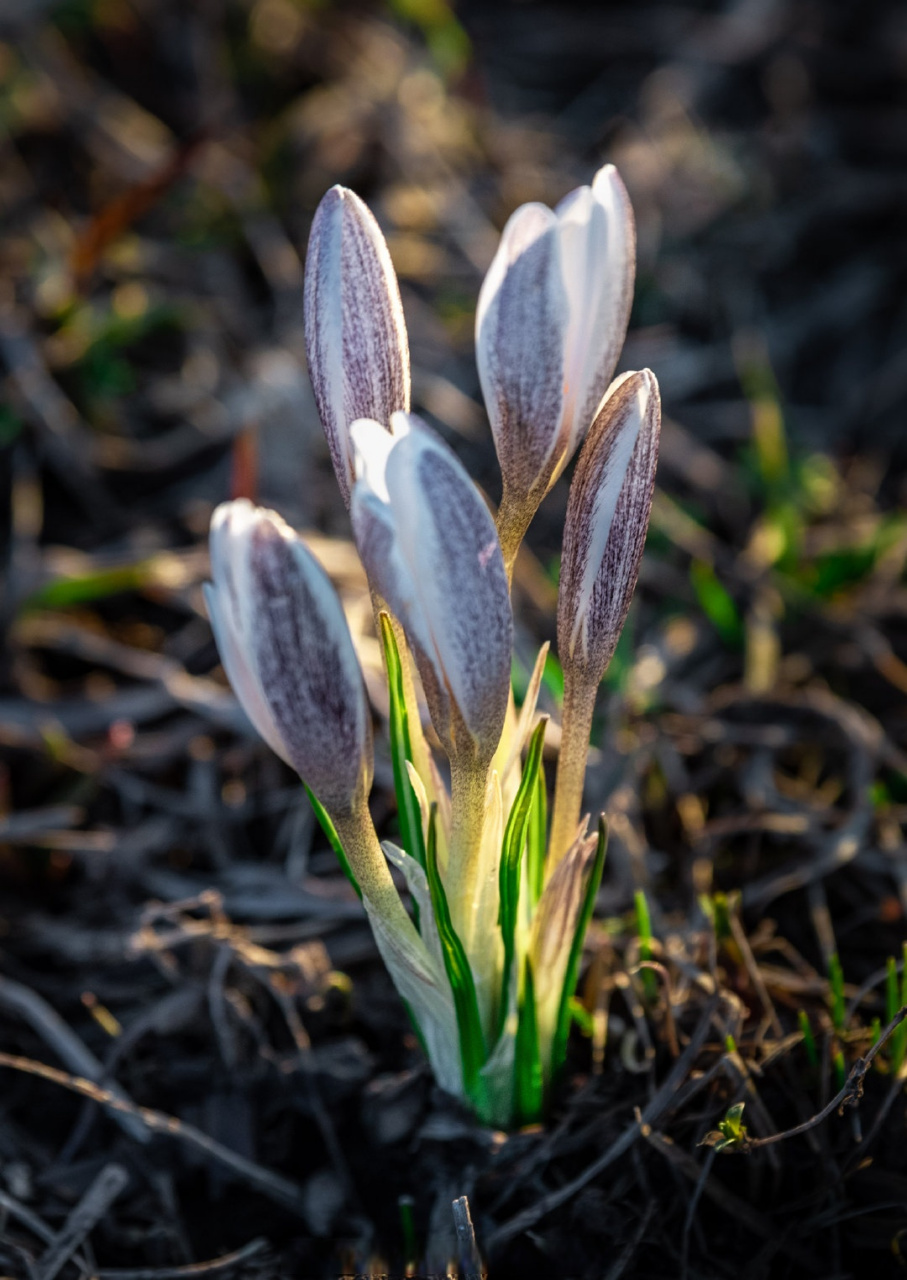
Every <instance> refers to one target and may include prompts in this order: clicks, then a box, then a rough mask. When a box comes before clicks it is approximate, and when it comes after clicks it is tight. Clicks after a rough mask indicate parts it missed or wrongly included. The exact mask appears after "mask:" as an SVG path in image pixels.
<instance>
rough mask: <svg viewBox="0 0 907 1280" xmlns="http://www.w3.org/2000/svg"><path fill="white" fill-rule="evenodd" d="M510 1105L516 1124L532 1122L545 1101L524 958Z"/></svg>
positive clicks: (529, 970) (528, 971)
mask: <svg viewBox="0 0 907 1280" xmlns="http://www.w3.org/2000/svg"><path fill="white" fill-rule="evenodd" d="M513 1072H514V1098H515V1104H514V1109H515V1111H516V1118H517V1123H518V1124H534V1123H535V1122H536V1121H537V1120H539V1119H541V1116H542V1111H543V1108H544V1104H545V1089H544V1078H543V1075H542V1060H541V1057H540V1054H539V1028H538V1019H537V1016H536V1008H535V983H534V982H533V978H532V965H531V964H530V963H529V959H528V957H527V959H526V967H525V971H524V974H523V991H522V995H521V998H520V1018H519V1022H518V1024H517V1033H516V1045H515V1049H514V1058H513Z"/></svg>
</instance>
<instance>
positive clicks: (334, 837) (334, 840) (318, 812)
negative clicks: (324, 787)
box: [302, 783, 362, 900]
mask: <svg viewBox="0 0 907 1280" xmlns="http://www.w3.org/2000/svg"><path fill="white" fill-rule="evenodd" d="M302 785H303V786H304V787H305V793H306V795H307V796H308V797H309V804H310V805H311V806H312V808H313V809H314V811H315V817H316V818H317V819H318V825H319V826H320V827H321V830H322V831H323V832H324V834H325V835H326V836H327V838H328V844H329V845H330V846H331V848H332V849H333V850H334V852H335V853H336V855H337V861H338V862H339V863H340V865H341V867H342V868H343V874H344V875H345V876H346V878H347V880H349V882H350V884H351V885H352V886H353V888H354V889H355V890H356V894H357V896H358V897H359V898H360V900H361V898H362V890H361V889H360V888H359V881H358V880H357V879H356V877H355V876H354V875H353V868H352V867H351V866H350V864H349V861H348V859H347V856H346V854H345V853H344V851H343V845H342V844H341V843H340V837H339V836H338V834H337V832H336V830H335V829H334V824H333V822H331V819H330V817H329V815H328V811H327V809H325V807H324V805H323V804H322V803H321V801H320V800H319V799H318V797H317V796H316V795H315V792H314V791H313V790H312V789H311V787H308V786H306V784H305V783H303V784H302Z"/></svg>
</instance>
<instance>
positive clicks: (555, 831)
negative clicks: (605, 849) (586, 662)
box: [545, 665, 598, 877]
mask: <svg viewBox="0 0 907 1280" xmlns="http://www.w3.org/2000/svg"><path fill="white" fill-rule="evenodd" d="M597 691H598V683H597V681H592V680H589V678H588V677H586V676H585V675H584V673H583V672H580V671H577V669H576V667H574V666H572V665H571V666H567V667H565V668H564V710H563V717H562V720H561V747H560V753H559V755H558V760H557V781H556V783H555V788H554V809H553V812H552V815H551V836H550V839H549V842H548V861H547V864H546V868H545V874H546V876H548V877H550V876H551V873H552V872H553V871H554V868H555V867H556V866H557V864H558V863H559V862H560V860H561V858H562V857H563V856H564V854H565V853H566V852H567V850H568V849H569V848H570V846H571V844H572V843H573V840H574V838H575V836H576V828H577V825H578V823H579V820H580V813H581V811H582V806H583V788H584V785H585V781H586V760H587V757H588V755H589V734H590V733H591V731H592V714H593V712H594V710H595V695H596V693H597Z"/></svg>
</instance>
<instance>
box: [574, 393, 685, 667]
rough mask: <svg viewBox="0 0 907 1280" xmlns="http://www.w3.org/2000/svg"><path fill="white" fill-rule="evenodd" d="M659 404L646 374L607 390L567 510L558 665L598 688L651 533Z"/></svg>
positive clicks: (625, 612) (622, 620)
mask: <svg viewBox="0 0 907 1280" xmlns="http://www.w3.org/2000/svg"><path fill="white" fill-rule="evenodd" d="M660 426H661V404H660V400H659V395H658V383H657V381H656V379H655V375H654V374H653V373H652V372H651V371H650V370H648V369H644V370H643V371H642V372H641V373H627V374H624V375H623V377H621V378H618V379H617V380H616V381H615V382H614V383H613V384H612V386H611V388H610V390H609V391H608V394H607V396H606V397H605V399H604V401H603V402H602V405H601V408H600V409H599V411H598V413H597V414H596V417H595V421H594V422H593V424H592V428H591V430H590V432H589V437H588V439H587V440H586V443H585V445H584V446H583V450H582V453H581V454H580V457H579V461H578V463H577V466H576V472H575V474H574V477H573V483H572V485H571V487H570V497H569V500H568V503H567V519H566V524H565V528H564V544H563V553H562V556H561V583H560V590H559V593H558V609H557V638H558V650H559V655H560V659H561V662H562V663H563V664H564V665H565V666H566V665H567V664H568V663H570V664H573V665H574V666H575V667H577V668H578V669H580V670H582V671H583V672H584V673H585V674H586V676H587V677H588V679H589V680H590V681H594V682H595V683H597V682H598V681H599V680H600V679H601V677H602V676H603V675H604V673H605V669H606V668H607V666H608V663H609V662H610V661H611V658H612V656H613V654H614V650H615V648H616V646H617V641H618V638H619V636H620V633H621V630H622V629H623V625H624V623H625V621H626V619H627V612H628V610H629V608H630V599H631V597H632V595H633V590H634V588H635V586H636V579H637V577H638V576H639V563H640V560H641V559H642V551H643V545H644V544H645V540H646V531H647V529H648V526H649V513H650V511H651V508H652V493H653V489H654V485H655V466H656V463H657V461H658V437H659V430H660Z"/></svg>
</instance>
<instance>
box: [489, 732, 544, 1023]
mask: <svg viewBox="0 0 907 1280" xmlns="http://www.w3.org/2000/svg"><path fill="white" fill-rule="evenodd" d="M546 724H547V720H546V719H542V720H540V721H539V723H538V725H536V727H535V729H534V731H533V734H532V737H531V738H530V740H529V751H528V752H527V755H526V764H525V767H524V768H523V776H522V778H521V779H520V785H519V787H518V789H517V793H516V796H515V797H514V801H513V806H512V808H511V810H510V816H509V817H508V819H507V826H506V828H505V830H504V842H503V846H502V849H501V868H500V873H499V876H500V879H499V886H500V894H501V905H500V911H499V915H498V921H499V923H500V926H501V937H502V940H503V943H504V968H503V974H502V978H501V998H500V1005H499V1011H498V1032H499V1033H500V1031H501V1030H502V1029H503V1026H504V1022H505V1021H506V1018H507V1008H508V1004H509V995H510V982H511V975H512V972H513V959H514V954H515V950H516V924H517V912H518V909H519V900H520V869H521V865H522V860H523V850H524V849H525V847H526V837H527V834H528V831H529V819H530V816H531V812H532V806H533V802H534V801H535V799H536V796H537V787H538V779H539V774H540V772H541V766H542V746H543V743H544V739H545V726H546ZM535 874H536V875H537V874H538V872H537V871H536V872H535Z"/></svg>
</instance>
